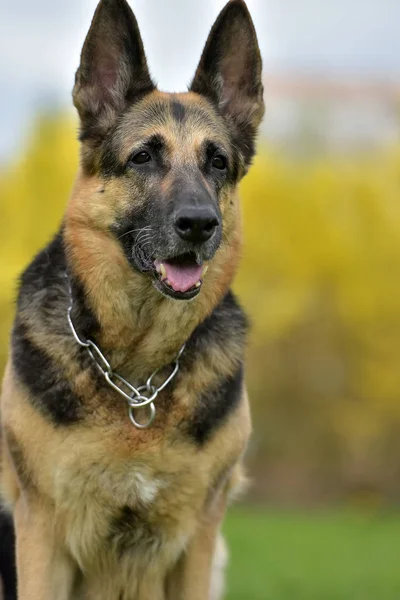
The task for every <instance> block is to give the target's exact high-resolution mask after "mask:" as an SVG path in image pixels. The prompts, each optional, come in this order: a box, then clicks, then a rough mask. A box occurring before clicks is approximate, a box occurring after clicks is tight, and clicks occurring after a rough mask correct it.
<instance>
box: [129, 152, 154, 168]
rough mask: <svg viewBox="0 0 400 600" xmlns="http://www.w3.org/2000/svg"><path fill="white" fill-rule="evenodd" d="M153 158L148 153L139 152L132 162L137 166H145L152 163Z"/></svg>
mask: <svg viewBox="0 0 400 600" xmlns="http://www.w3.org/2000/svg"><path fill="white" fill-rule="evenodd" d="M150 161H151V156H150V154H149V153H148V152H138V153H137V154H134V155H133V156H132V158H131V162H133V163H135V165H144V163H147V162H150Z"/></svg>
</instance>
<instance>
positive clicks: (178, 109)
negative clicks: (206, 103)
mask: <svg viewBox="0 0 400 600" xmlns="http://www.w3.org/2000/svg"><path fill="white" fill-rule="evenodd" d="M171 107H172V115H173V117H174V119H175V121H177V122H178V123H183V122H184V121H185V119H186V108H185V107H184V106H183V104H182V103H181V102H179V100H172V102H171Z"/></svg>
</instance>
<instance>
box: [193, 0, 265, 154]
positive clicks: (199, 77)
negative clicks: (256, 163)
mask: <svg viewBox="0 0 400 600" xmlns="http://www.w3.org/2000/svg"><path fill="white" fill-rule="evenodd" d="M190 90H191V91H192V92H196V93H198V94H202V95H204V96H207V97H208V98H209V99H210V100H211V101H213V102H214V103H215V104H216V105H217V106H218V108H219V110H220V112H221V113H222V114H223V115H224V116H225V117H226V118H227V119H228V120H229V122H230V123H231V124H232V126H233V128H234V131H235V133H236V136H235V137H236V139H237V143H238V145H239V147H240V148H241V149H242V152H243V154H244V157H245V160H246V162H247V163H249V162H250V161H251V158H252V156H253V154H254V141H255V136H256V133H257V128H258V126H259V125H260V122H261V119H262V117H263V114H264V101H263V84H262V60H261V54H260V49H259V47H258V41H257V35H256V31H255V28H254V24H253V21H252V18H251V16H250V13H249V11H248V8H247V6H246V3H245V2H244V1H243V0H230V2H228V4H227V5H226V6H225V8H224V9H223V10H222V12H221V13H220V15H219V17H218V18H217V21H216V22H215V24H214V26H213V28H212V29H211V32H210V35H209V36H208V40H207V43H206V45H205V48H204V51H203V54H202V57H201V60H200V64H199V66H198V67H197V71H196V74H195V76H194V79H193V81H192V84H191V86H190Z"/></svg>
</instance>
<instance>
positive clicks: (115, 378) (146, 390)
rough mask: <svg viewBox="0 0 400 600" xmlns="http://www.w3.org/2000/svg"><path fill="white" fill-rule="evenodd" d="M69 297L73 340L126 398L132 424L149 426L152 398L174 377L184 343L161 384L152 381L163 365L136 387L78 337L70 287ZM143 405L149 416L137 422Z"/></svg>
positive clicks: (152, 409) (88, 341)
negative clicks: (156, 384) (73, 317)
mask: <svg viewBox="0 0 400 600" xmlns="http://www.w3.org/2000/svg"><path fill="white" fill-rule="evenodd" d="M70 297H71V303H70V306H69V308H68V313H67V319H68V323H69V326H70V328H71V331H72V335H73V336H74V338H75V341H76V342H77V343H78V344H79V346H81V347H82V348H86V350H87V353H88V354H89V356H90V358H91V359H92V361H93V362H94V364H95V365H96V366H97V368H98V369H99V371H100V372H101V374H102V375H103V377H104V379H105V380H106V382H107V383H108V385H109V386H110V387H112V388H113V389H114V390H115V391H116V392H118V393H119V394H120V395H121V396H122V397H123V398H124V399H125V400H126V402H127V405H128V415H129V419H130V420H131V423H132V425H134V426H135V427H137V428H138V429H147V428H148V427H150V426H151V425H152V423H153V421H154V419H155V416H156V407H155V405H154V400H155V399H156V398H157V396H158V394H159V393H160V392H162V391H163V389H165V388H166V387H167V385H168V384H169V383H170V382H171V381H172V380H173V379H174V377H175V376H176V374H177V373H178V371H179V359H180V357H181V356H182V353H183V351H184V349H185V345H186V344H183V346H182V348H181V349H180V350H179V352H178V354H177V356H176V358H175V360H174V361H173V363H172V364H171V366H172V367H173V369H172V372H171V374H170V375H169V376H168V377H167V378H166V379H165V381H164V382H163V383H162V384H161V385H159V386H155V385H153V383H152V381H153V379H154V377H155V376H156V375H157V374H158V373H159V372H160V371H161V370H162V369H164V368H165V367H159V368H158V369H156V370H155V371H154V373H152V374H151V375H150V377H149V378H148V380H147V381H146V383H145V384H144V385H141V386H139V387H137V388H136V387H134V386H133V385H132V384H131V383H129V381H126V379H124V378H123V377H121V375H118V373H116V372H115V371H113V369H112V367H111V365H110V363H109V362H108V360H107V359H106V357H105V356H104V354H103V353H102V352H101V350H100V349H99V347H98V346H96V344H95V343H94V342H92V340H86V341H82V340H81V339H80V337H79V335H78V334H77V332H76V329H75V327H74V324H73V322H72V318H71V313H72V292H71V287H70ZM120 385H122V386H125V388H126V389H127V390H128V392H125V391H124V390H123V389H122V388H121V387H120ZM145 394H147V395H145ZM145 406H148V407H149V408H148V410H149V413H150V414H149V418H148V420H147V421H146V422H145V423H138V422H137V421H136V419H135V415H134V411H135V410H137V409H139V408H143V407H145Z"/></svg>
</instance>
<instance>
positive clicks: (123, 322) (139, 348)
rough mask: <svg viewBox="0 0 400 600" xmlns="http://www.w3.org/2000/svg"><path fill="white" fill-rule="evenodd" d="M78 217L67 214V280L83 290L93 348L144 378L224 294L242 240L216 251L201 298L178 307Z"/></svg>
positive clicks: (107, 235)
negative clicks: (91, 323)
mask: <svg viewBox="0 0 400 600" xmlns="http://www.w3.org/2000/svg"><path fill="white" fill-rule="evenodd" d="M80 215H81V213H80V212H79V211H76V210H73V211H68V210H67V214H66V218H65V226H64V232H63V237H64V245H65V249H66V254H67V264H68V270H69V272H70V275H71V277H72V279H73V280H75V281H77V282H78V283H79V284H80V286H82V291H83V297H84V298H85V303H86V304H87V307H88V309H89V310H90V311H92V313H93V314H94V316H95V318H96V320H97V322H98V324H99V330H98V332H97V333H96V342H97V343H98V344H99V345H100V347H101V348H102V349H103V350H104V352H106V353H107V354H108V357H110V359H111V360H112V361H113V367H114V368H122V369H125V372H126V374H129V373H130V372H132V371H131V369H133V371H134V373H133V372H132V374H134V375H135V376H137V377H144V376H146V375H147V374H148V373H149V372H151V371H152V370H154V369H156V368H158V367H159V366H160V365H161V364H166V363H168V362H169V361H170V360H171V361H172V360H173V358H174V357H175V355H176V354H177V352H178V351H179V349H180V348H181V346H182V345H183V344H184V343H185V342H186V341H187V340H188V338H189V337H190V336H191V334H192V332H193V331H194V329H195V328H196V327H197V326H198V325H199V324H200V323H201V322H202V321H203V320H204V319H205V318H206V317H207V316H208V315H209V314H210V313H211V312H212V311H213V309H214V308H215V306H217V304H218V303H219V302H220V301H221V299H222V298H223V296H224V295H225V294H226V292H227V290H228V289H229V287H230V285H231V282H232V279H233V277H234V274H235V271H236V268H237V262H238V256H239V252H238V246H239V245H240V234H239V233H238V235H237V238H236V239H235V240H234V241H233V243H231V245H229V246H228V245H223V246H222V247H221V248H220V249H219V250H218V252H217V255H216V256H215V258H214V259H213V261H211V265H210V269H209V272H208V273H207V277H206V279H205V281H204V284H203V288H202V290H201V292H200V294H199V295H198V296H197V297H196V298H194V299H193V300H191V301H178V300H172V299H170V298H166V297H164V296H162V295H161V294H160V293H159V292H158V291H157V290H156V289H155V288H154V285H153V283H152V280H151V277H150V276H148V275H143V274H142V273H138V272H136V271H135V270H134V269H133V268H132V267H131V265H129V263H128V261H127V259H126V257H125V254H124V252H123V249H122V247H121V245H120V244H119V242H118V240H117V239H116V238H115V236H114V235H113V233H111V231H108V230H104V231H99V230H96V229H94V228H92V227H91V224H90V222H88V220H87V219H86V218H82V217H81V216H80ZM132 365H134V366H132Z"/></svg>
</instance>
